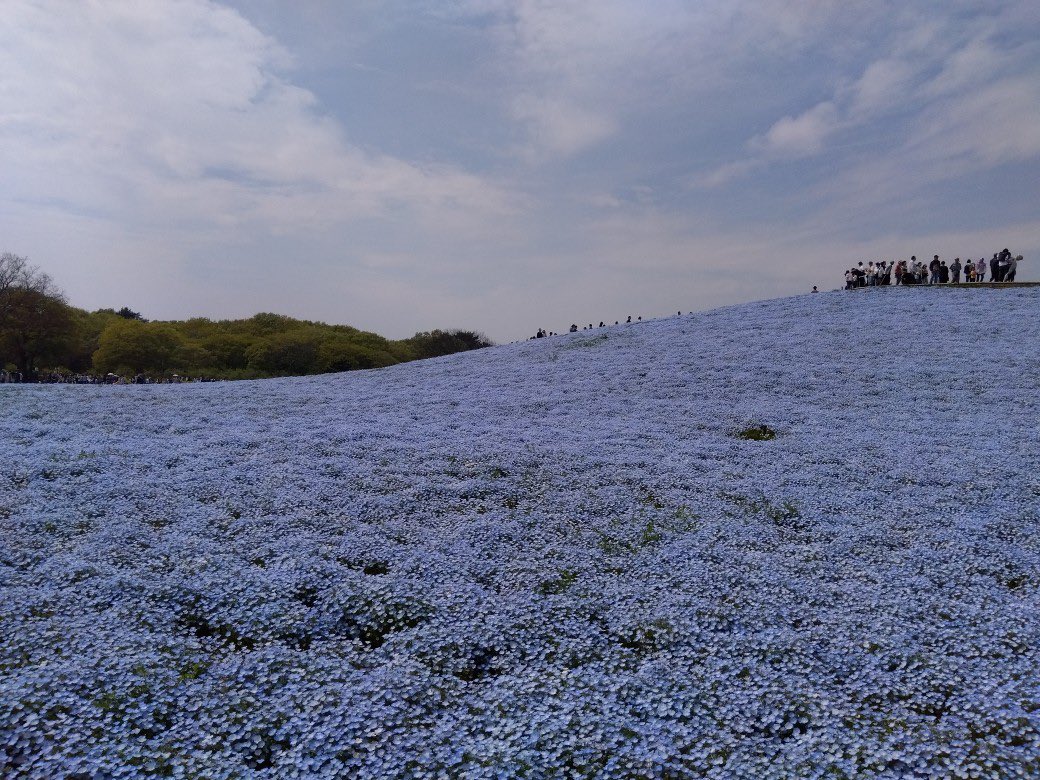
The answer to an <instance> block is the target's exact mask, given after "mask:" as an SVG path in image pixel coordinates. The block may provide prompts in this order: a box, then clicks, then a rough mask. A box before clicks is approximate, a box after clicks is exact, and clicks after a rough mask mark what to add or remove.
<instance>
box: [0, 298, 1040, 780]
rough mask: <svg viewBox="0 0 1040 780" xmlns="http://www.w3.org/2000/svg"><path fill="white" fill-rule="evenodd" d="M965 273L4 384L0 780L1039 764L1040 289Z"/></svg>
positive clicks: (0, 409)
mask: <svg viewBox="0 0 1040 780" xmlns="http://www.w3.org/2000/svg"><path fill="white" fill-rule="evenodd" d="M944 293H945V294H943V295H934V294H931V293H930V292H925V291H918V290H914V289H908V290H903V289H898V288H890V289H879V290H875V291H871V293H870V294H862V295H850V294H843V293H834V294H821V295H811V296H803V297H799V298H791V299H785V300H776V301H767V302H762V303H757V304H750V305H745V306H738V307H731V308H726V309H719V310H716V311H712V312H708V313H704V314H698V315H695V316H684V317H674V318H671V319H667V320H659V321H653V322H644V323H639V324H633V325H622V326H616V327H612V328H604V329H602V330H597V331H593V332H580V333H576V334H571V335H567V336H561V337H554V338H550V339H545V340H538V341H530V342H525V343H521V344H515V345H510V346H504V347H497V348H493V349H485V350H480V351H477V352H471V353H465V354H459V355H453V356H450V357H446V358H439V359H435V360H429V361H423V362H420V363H413V364H408V365H400V366H393V367H390V368H385V369H380V370H374V371H364V372H353V373H349V374H339V375H332V376H322V377H305V378H294V379H278V380H266V381H262V382H252V383H236V384H221V385H192V386H172V387H170V386H140V387H137V386H129V387H93V386H92V387H77V386H57V387H45V386H40V387H37V386H25V387H16V386H0V598H2V603H0V700H2V701H3V702H4V704H5V707H3V708H0V709H2V710H3V712H0V775H2V776H4V777H61V776H69V777H71V776H80V777H92V776H96V777H102V776H104V777H121V776H128V777H140V776H153V775H156V776H177V777H181V776H184V777H207V778H210V777H229V778H230V777H344V778H408V777H413V778H420V777H451V778H455V777H459V778H484V777H488V778H542V777H567V778H572V777H573V778H688V777H713V778H729V777H738V778H745V777H746V778H771V777H772V778H804V777H837V778H842V777H844V778H874V777H891V778H904V777H942V778H947V777H987V778H990V777H1020V776H1036V775H1037V774H1038V773H1040V759H1038V756H1040V671H1038V669H1040V619H1038V618H1040V598H1038V597H1040V533H1038V531H1040V446H1038V444H1037V442H1038V440H1040V428H1038V422H1037V420H1038V404H1040V390H1038V388H1040V349H1038V345H1040V317H1038V314H1040V291H1037V290H1036V289H1023V290H990V289H985V290H981V289H978V290H948V291H944ZM760 425H765V426H768V428H769V429H771V430H772V431H775V432H776V437H775V438H772V439H769V440H765V441H754V440H748V439H745V438H742V437H741V436H740V435H739V434H740V433H741V432H742V431H745V430H748V429H751V428H755V427H757V426H760ZM77 773H78V774H77Z"/></svg>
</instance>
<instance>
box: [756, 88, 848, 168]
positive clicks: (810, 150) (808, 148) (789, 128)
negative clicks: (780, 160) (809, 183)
mask: <svg viewBox="0 0 1040 780" xmlns="http://www.w3.org/2000/svg"><path fill="white" fill-rule="evenodd" d="M838 125H839V117H838V109H837V108H836V107H835V105H834V104H833V103H831V102H830V101H824V102H823V103H818V104H817V105H815V106H813V107H812V108H810V109H809V110H808V111H806V112H804V113H802V114H799V115H798V116H786V117H784V118H783V119H780V120H779V121H777V123H776V124H774V125H773V126H772V127H771V128H769V130H768V131H767V132H766V133H765V135H763V136H760V137H757V138H753V139H752V140H751V142H750V146H751V148H752V149H755V150H758V151H761V152H763V153H765V154H767V155H776V156H783V157H802V156H805V155H810V154H816V153H817V152H819V151H820V150H821V149H823V145H824V142H825V141H826V140H827V138H828V137H830V135H831V134H833V133H834V132H835V131H836V130H837V129H838Z"/></svg>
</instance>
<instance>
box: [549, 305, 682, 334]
mask: <svg viewBox="0 0 1040 780" xmlns="http://www.w3.org/2000/svg"><path fill="white" fill-rule="evenodd" d="M676 316H679V317H681V316H682V312H681V311H680V312H679V313H678V315H676ZM642 321H643V318H642V317H641V316H640V317H636V318H635V320H633V319H632V315H631V314H630V315H628V317H627V318H626V319H625V324H626V325H630V324H631V323H632V322H642ZM614 324H615V325H620V324H621V321H620V320H614ZM606 327H608V323H606V322H603V321H602V320H600V323H599V325H593V324H592V323H591V322H590V323H589V324H588V325H582V326H580V327H579V326H578V323H576V322H575V323H572V324H571V326H570V328H568V332H570V333H577V332H578V331H579V330H597V329H598V328H606ZM559 335H560V334H559V333H557V332H556V331H552V330H545V329H544V328H539V329H538V332H537V333H535V334H534V335H533V336H531V337H530V339H545V338H549V336H559ZM530 339H529V340H530Z"/></svg>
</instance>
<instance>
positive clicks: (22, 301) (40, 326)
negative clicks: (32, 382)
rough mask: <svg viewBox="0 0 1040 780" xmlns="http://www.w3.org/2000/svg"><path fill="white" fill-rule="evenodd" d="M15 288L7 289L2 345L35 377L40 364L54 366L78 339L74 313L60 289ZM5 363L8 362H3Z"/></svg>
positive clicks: (26, 375)
mask: <svg viewBox="0 0 1040 780" xmlns="http://www.w3.org/2000/svg"><path fill="white" fill-rule="evenodd" d="M46 290H47V285H44V286H43V287H42V289H33V288H24V287H16V288H12V289H9V290H8V293H7V295H6V296H5V297H6V300H5V304H4V322H3V326H2V327H0V348H2V351H3V354H5V355H6V356H8V359H9V360H10V361H11V362H12V363H14V364H15V366H16V367H17V368H18V370H19V371H20V372H21V373H22V376H23V377H24V378H26V379H33V378H35V376H36V373H37V370H38V369H39V368H40V367H41V365H43V364H46V363H49V364H50V366H54V364H55V362H56V361H60V360H62V358H64V357H65V356H66V355H67V354H68V353H69V351H70V347H71V345H72V343H73V341H74V338H75V323H74V321H73V318H72V312H71V310H70V309H69V307H68V306H67V305H66V303H65V300H64V298H63V297H62V295H61V294H60V293H59V292H57V291H53V290H52V291H50V292H47V291H46ZM0 362H5V361H0Z"/></svg>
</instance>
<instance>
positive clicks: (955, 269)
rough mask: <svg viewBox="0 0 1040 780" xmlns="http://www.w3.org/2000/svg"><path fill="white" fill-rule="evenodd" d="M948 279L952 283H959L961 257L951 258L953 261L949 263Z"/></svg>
mask: <svg viewBox="0 0 1040 780" xmlns="http://www.w3.org/2000/svg"><path fill="white" fill-rule="evenodd" d="M950 281H951V282H953V283H954V284H960V283H961V259H960V258H959V257H955V258H953V262H952V263H950Z"/></svg>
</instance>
